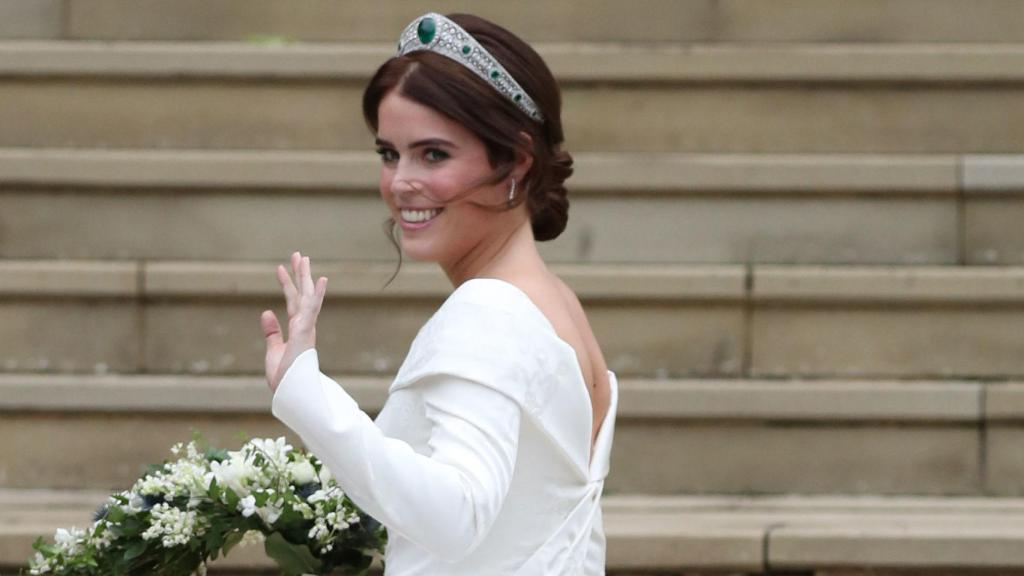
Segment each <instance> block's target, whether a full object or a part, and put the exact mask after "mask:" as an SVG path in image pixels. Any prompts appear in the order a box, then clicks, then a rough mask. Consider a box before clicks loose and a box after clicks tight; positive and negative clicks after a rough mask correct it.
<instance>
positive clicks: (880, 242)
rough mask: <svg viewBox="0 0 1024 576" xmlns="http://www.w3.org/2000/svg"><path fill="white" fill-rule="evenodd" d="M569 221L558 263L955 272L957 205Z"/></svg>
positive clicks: (773, 205)
mask: <svg viewBox="0 0 1024 576" xmlns="http://www.w3.org/2000/svg"><path fill="white" fill-rule="evenodd" d="M570 214H571V216H570V225H569V227H568V228H567V230H566V232H565V234H564V238H561V237H560V243H561V244H560V247H561V248H562V250H560V251H558V252H557V253H555V254H554V255H553V256H555V257H558V258H559V259H563V258H572V259H574V260H581V261H598V262H609V261H610V262H616V261H618V262H630V261H640V262H643V261H649V262H658V261H661V262H673V261H685V262H703V263H718V262H728V263H743V262H753V263H767V262H777V263H813V262H819V263H835V264H852V263H870V262H876V263H879V262H891V263H908V264H909V263H915V264H921V263H935V264H939V263H950V264H951V263H954V262H955V261H956V253H957V249H956V247H957V237H956V226H955V222H956V208H955V203H954V201H953V200H952V198H949V199H942V198H913V197H898V196H896V197H888V198H878V197H870V196H864V197H843V196H837V197H832V196H821V197H816V198H811V197H804V196H802V195H799V196H793V195H785V194H780V195H778V196H767V195H757V196H748V195H722V196H711V195H699V196H644V197H626V196H609V197H595V198H586V197H584V198H580V199H579V200H576V201H574V203H573V205H572V211H571V213H570ZM624 223H625V224H626V225H624ZM641 223H642V224H641Z"/></svg>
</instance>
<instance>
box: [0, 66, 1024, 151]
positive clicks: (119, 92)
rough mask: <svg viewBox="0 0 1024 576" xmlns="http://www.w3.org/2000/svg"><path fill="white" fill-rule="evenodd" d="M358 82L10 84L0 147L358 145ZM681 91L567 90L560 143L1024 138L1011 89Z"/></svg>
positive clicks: (0, 96)
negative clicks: (242, 102)
mask: <svg viewBox="0 0 1024 576" xmlns="http://www.w3.org/2000/svg"><path fill="white" fill-rule="evenodd" d="M363 83H364V82H331V81H324V80H315V79H314V80H308V81H302V80H296V81H292V82H287V83H281V82H277V81H262V82H261V81H258V79H253V81H252V82H240V81H237V80H228V81H217V80H216V79H199V80H190V81H184V82H183V81H179V80H153V81H142V82H119V81H117V79H106V80H73V79H53V80H49V81H45V82H38V81H29V80H18V79H12V80H9V81H7V82H4V83H3V84H2V85H0V122H2V123H3V124H4V125H5V126H8V127H9V129H7V130H4V131H3V132H2V133H0V146H6V147H13V146H29V147H109V148H132V147H144V148H165V149H166V148H203V149H230V148H246V149H278V150H279V149H317V150H323V149H332V150H366V149H368V148H370V146H371V137H370V134H369V132H368V131H367V129H366V126H365V124H364V122H363V119H362V118H361V114H360V112H359V110H360V105H359V101H360V97H361V93H362V88H363ZM682 86H685V89H681V86H672V85H667V86H666V85H657V86H646V85H638V84H635V83H626V84H602V85H599V86H588V85H582V86H581V85H569V86H567V87H566V89H565V91H564V94H563V96H564V107H563V110H564V112H563V121H564V123H565V131H566V139H567V146H568V149H569V150H571V151H573V152H585V151H600V152H618V151H631V152H731V153H739V152H756V153H763V152H787V153H789V152H792V153H808V152H856V153H873V154H877V153H900V152H903V153H944V152H972V153H1011V152H1012V153H1018V152H1020V150H1021V145H1020V142H1022V141H1024V118H1021V115H1020V114H1017V113H1016V111H1017V102H1018V101H1019V100H1020V99H1021V89H1020V87H1019V85H1015V84H996V85H978V84H974V85H972V84H968V85H942V86H941V88H937V87H936V86H935V85H934V84H920V85H914V84H911V85H886V84H882V85H875V84H871V85H867V86H862V85H856V84H855V85H854V86H855V88H854V89H852V90H851V88H850V86H849V85H847V84H845V83H832V84H830V83H825V84H821V85H807V86H804V85H800V84H796V85H789V84H776V83H768V84H756V85H753V86H751V85H748V84H745V83H742V82H740V83H712V84H686V85H682ZM239 101H244V102H246V104H247V105H246V106H244V107H239V106H238V105H237V103H238V102H239ZM609 119H612V120H611V121H610V120H609ZM615 119H619V120H617V121H616V120H615ZM626 119H628V121H627V120H626Z"/></svg>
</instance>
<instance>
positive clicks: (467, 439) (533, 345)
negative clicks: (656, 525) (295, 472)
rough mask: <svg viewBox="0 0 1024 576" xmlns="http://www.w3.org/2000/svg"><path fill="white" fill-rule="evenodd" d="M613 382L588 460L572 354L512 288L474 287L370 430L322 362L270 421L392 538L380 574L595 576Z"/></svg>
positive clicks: (422, 335)
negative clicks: (296, 440) (288, 432)
mask: <svg viewBox="0 0 1024 576" xmlns="http://www.w3.org/2000/svg"><path fill="white" fill-rule="evenodd" d="M608 377H609V379H610V384H611V406H610V408H609V411H608V415H607V416H606V418H605V419H604V422H603V424H602V425H601V429H600V431H599V434H598V437H597V441H596V444H595V446H594V454H593V458H592V459H591V458H590V450H591V447H590V432H591V423H592V416H591V412H592V407H591V401H590V395H589V394H588V392H587V389H586V383H585V382H584V379H583V375H582V373H581V371H580V367H579V364H578V361H577V357H576V352H575V349H574V348H573V347H572V346H570V345H569V344H568V343H567V342H565V341H564V340H562V339H561V338H560V337H559V336H558V335H557V333H556V332H555V330H554V327H553V326H552V325H551V323H550V321H548V319H547V318H546V317H545V316H544V314H543V313H542V312H541V311H540V309H539V308H537V306H536V305H535V304H534V303H533V302H532V301H531V300H530V298H529V297H528V296H527V295H526V294H525V293H524V292H523V291H521V290H520V289H519V288H518V287H516V286H515V285H513V284H511V283H508V282H505V281H504V280H499V279H495V278H475V279H472V280H468V281H466V282H464V283H463V284H462V285H460V286H459V287H458V288H457V289H456V290H455V291H453V292H452V294H451V295H450V296H449V297H448V299H447V300H445V302H444V304H443V305H442V306H441V307H440V309H438V311H437V312H436V313H435V314H434V315H433V316H432V317H431V318H430V320H429V321H428V322H427V323H426V324H425V325H424V326H423V327H422V328H421V329H420V331H419V333H418V334H417V335H416V338H415V340H414V341H413V343H412V346H411V348H410V350H409V355H408V357H407V358H406V359H405V362H404V363H403V364H402V366H401V368H400V369H399V371H398V374H397V376H396V378H395V380H394V383H392V384H391V387H390V391H389V392H390V393H389V396H388V400H387V402H386V403H385V405H384V407H383V409H382V410H381V412H380V414H379V415H378V416H377V419H376V421H372V420H371V419H370V418H369V416H367V415H366V413H364V412H363V411H362V410H360V409H359V407H358V406H357V404H356V402H355V401H354V400H353V399H352V398H351V397H350V396H349V395H348V394H347V393H346V392H345V391H344V390H343V388H342V387H341V386H339V385H338V384H337V383H335V382H334V381H333V380H331V379H330V378H328V377H326V376H324V375H323V374H322V373H320V369H319V363H318V358H317V352H316V350H307V351H305V352H303V353H302V354H301V355H300V356H299V357H298V358H297V359H296V360H295V362H294V363H293V364H292V366H291V367H290V368H289V369H288V371H287V373H286V374H285V376H284V378H283V379H282V381H281V384H280V386H279V387H278V389H277V391H276V393H275V395H274V399H273V413H274V415H275V416H276V417H277V418H278V419H280V420H281V421H282V422H284V423H285V424H286V425H288V426H289V427H290V428H291V429H292V430H294V431H295V432H296V433H297V434H298V435H299V436H300V437H301V438H302V440H303V442H304V443H305V444H306V447H307V448H309V449H310V450H311V451H312V452H313V453H314V454H316V455H317V456H318V457H320V458H321V459H322V460H323V462H324V463H326V464H327V466H328V468H329V469H330V470H331V472H332V473H333V474H334V476H335V477H336V478H337V480H338V483H339V485H340V486H341V487H342V489H344V490H345V491H346V492H347V493H348V494H349V496H351V498H352V500H353V501H354V502H355V503H356V504H358V505H359V506H360V507H361V508H362V509H363V510H364V511H366V512H367V513H368V514H370V515H371V516H373V517H374V518H376V519H378V520H379V521H380V522H381V523H382V524H384V526H386V527H387V529H388V538H389V542H388V547H387V551H386V554H385V564H386V567H385V574H386V575H387V576H426V575H431V576H433V575H438V576H440V575H444V576H454V575H473V576H481V575H488V576H498V575H521V576H540V575H544V576H563V575H566V576H569V575H571V576H576V575H585V576H593V575H599V574H604V566H605V535H604V527H603V525H602V519H601V508H600V499H601V493H602V489H603V487H604V480H605V477H606V476H607V474H608V468H609V458H610V455H611V448H612V438H613V435H614V430H615V414H616V410H617V407H618V382H617V378H616V376H615V373H614V372H611V371H609V372H608Z"/></svg>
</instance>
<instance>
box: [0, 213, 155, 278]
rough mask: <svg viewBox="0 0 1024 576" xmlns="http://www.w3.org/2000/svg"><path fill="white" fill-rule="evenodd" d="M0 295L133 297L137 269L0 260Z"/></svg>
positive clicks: (134, 266) (119, 264)
mask: <svg viewBox="0 0 1024 576" xmlns="http://www.w3.org/2000/svg"><path fill="white" fill-rule="evenodd" d="M79 216H81V215H80V214H79ZM0 294H2V295H5V296H50V297H59V296H67V297H71V298H76V297H77V298H82V297H86V298H88V297H94V298H95V297H104V296H106V297H118V296H123V297H128V298H133V297H136V296H138V295H139V266H138V264H136V263H134V262H104V261H97V260H85V261H83V260H76V261H64V262H59V261H52V260H35V261H26V260H13V261H12V260H8V261H0Z"/></svg>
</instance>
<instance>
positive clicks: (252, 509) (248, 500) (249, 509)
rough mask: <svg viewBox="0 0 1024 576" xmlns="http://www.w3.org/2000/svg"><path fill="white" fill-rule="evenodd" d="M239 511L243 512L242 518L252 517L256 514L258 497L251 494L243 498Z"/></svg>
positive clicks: (239, 504) (239, 502)
mask: <svg viewBox="0 0 1024 576" xmlns="http://www.w3.org/2000/svg"><path fill="white" fill-rule="evenodd" d="M238 509H239V510H241V511H242V516H245V517H246V518H248V517H249V516H252V515H253V514H255V513H256V497H255V496H253V495H251V494H250V495H249V496H246V497H245V498H242V499H241V500H239V501H238Z"/></svg>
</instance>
